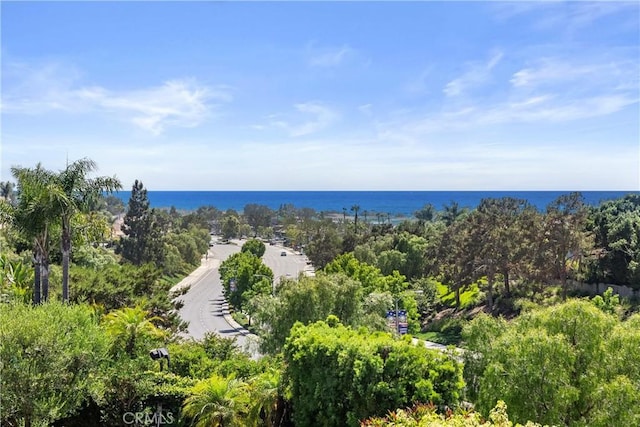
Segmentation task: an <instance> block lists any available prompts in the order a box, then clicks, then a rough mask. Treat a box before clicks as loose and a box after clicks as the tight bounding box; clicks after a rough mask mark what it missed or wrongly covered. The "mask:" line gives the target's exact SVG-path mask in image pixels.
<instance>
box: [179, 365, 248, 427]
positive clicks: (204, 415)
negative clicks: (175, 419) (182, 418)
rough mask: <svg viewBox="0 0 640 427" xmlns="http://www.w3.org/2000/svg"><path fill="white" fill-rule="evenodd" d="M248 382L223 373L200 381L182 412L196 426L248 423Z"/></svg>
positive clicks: (210, 426) (224, 425)
mask: <svg viewBox="0 0 640 427" xmlns="http://www.w3.org/2000/svg"><path fill="white" fill-rule="evenodd" d="M246 400H247V393H246V384H244V383H243V382H241V381H239V380H237V379H235V378H230V379H227V378H224V377H221V376H219V375H215V374H214V375H213V376H212V377H210V378H208V379H206V380H203V381H200V382H199V383H197V384H196V385H195V386H194V387H193V389H192V391H191V396H189V397H188V398H187V399H186V400H185V401H184V404H183V406H182V413H183V414H184V415H186V416H187V417H189V418H191V419H193V422H192V425H194V426H196V427H233V426H240V425H245V423H244V422H243V416H244V414H245V409H246V403H247V402H246Z"/></svg>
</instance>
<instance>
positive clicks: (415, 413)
mask: <svg viewBox="0 0 640 427" xmlns="http://www.w3.org/2000/svg"><path fill="white" fill-rule="evenodd" d="M360 425H361V427H387V426H394V427H514V424H513V423H512V422H511V421H509V416H508V415H507V405H505V403H504V402H503V401H498V403H497V404H496V406H495V408H493V409H492V410H491V413H490V414H489V420H488V421H484V420H483V417H482V416H481V414H480V413H479V412H460V413H447V414H439V413H438V412H437V411H436V408H435V407H434V406H433V405H424V404H418V405H414V406H412V407H411V408H407V409H398V410H396V411H393V412H391V413H390V414H389V415H387V416H386V417H384V418H381V417H372V418H369V419H367V420H365V421H364V422H362V423H361V424H360ZM515 427H540V424H536V423H533V422H531V421H528V422H527V423H526V424H525V425H524V426H522V424H519V423H518V424H516V425H515Z"/></svg>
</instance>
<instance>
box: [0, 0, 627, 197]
mask: <svg viewBox="0 0 640 427" xmlns="http://www.w3.org/2000/svg"><path fill="white" fill-rule="evenodd" d="M0 7H1V19H2V22H1V24H2V34H1V36H2V40H1V52H0V53H1V55H2V57H1V58H2V67H1V69H2V87H1V93H2V128H1V137H2V139H1V144H2V145H1V147H0V154H1V160H0V163H1V166H2V170H1V176H0V180H7V179H10V167H11V166H12V165H21V166H34V165H35V164H36V163H37V162H38V161H41V162H42V163H43V164H44V166H45V167H48V168H50V169H60V168H63V167H64V165H65V162H66V160H67V159H69V160H75V159H78V158H81V157H90V158H92V159H93V160H95V161H97V162H98V165H99V167H100V169H99V173H100V174H105V175H116V176H118V178H120V179H121V180H122V182H123V185H124V187H125V189H128V188H130V186H131V184H132V183H133V181H134V180H135V179H140V180H142V182H143V183H144V184H145V186H146V187H147V188H149V189H150V190H638V189H639V188H640V143H639V141H640V111H639V100H640V82H639V80H640V19H639V18H640V6H639V4H638V3H637V2H631V3H623V2H596V3H590V2H560V1H552V2H532V3H526V2H512V3H500V2H406V3H405V2H365V1H360V2H277V3H271V2H235V3H234V2H204V1H203V2H176V3H170V2H151V1H148V2H135V3H129V2H99V3H98V2H66V3H56V2H6V1H3V2H1V3H0Z"/></svg>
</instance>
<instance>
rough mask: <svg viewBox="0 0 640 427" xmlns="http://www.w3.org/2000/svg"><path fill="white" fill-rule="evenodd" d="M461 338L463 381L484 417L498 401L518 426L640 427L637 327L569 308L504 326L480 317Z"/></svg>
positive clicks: (581, 304)
mask: <svg viewBox="0 0 640 427" xmlns="http://www.w3.org/2000/svg"><path fill="white" fill-rule="evenodd" d="M463 335H464V338H465V339H466V340H467V344H468V347H469V349H470V351H469V352H468V353H466V354H465V355H466V358H467V361H466V366H465V377H466V378H468V380H469V386H470V392H471V393H472V396H477V404H478V408H479V409H480V411H481V412H483V413H488V411H489V410H490V409H491V407H492V406H493V403H494V402H495V401H496V400H497V399H503V400H504V401H505V402H506V403H507V405H509V408H510V409H509V412H510V414H511V415H512V416H513V418H514V420H515V421H518V422H525V421H526V420H534V421H537V422H541V423H545V424H553V425H568V426H579V425H589V426H596V425H601V426H606V425H638V422H640V409H638V408H640V406H638V402H640V381H639V380H640V374H639V372H640V359H639V358H638V357H636V356H635V355H637V354H638V352H637V347H635V350H632V347H633V346H634V345H639V344H640V332H638V329H637V319H630V320H628V321H626V322H619V321H618V320H617V318H615V317H613V316H611V315H608V314H606V313H604V312H602V311H601V310H599V309H598V308H597V307H596V306H595V305H594V304H592V303H590V302H589V301H570V302H567V303H565V304H561V305H558V306H554V307H549V308H545V309H540V310H537V311H533V312H530V313H527V314H524V315H522V316H520V317H519V318H517V319H516V320H515V321H513V322H512V323H509V324H507V323H504V322H502V321H499V320H493V319H490V318H488V317H480V318H477V319H475V320H474V321H472V322H471V324H470V325H469V326H467V327H465V330H464V333H463ZM476 393H477V394H476ZM621 396H624V398H622V399H620V400H616V398H618V397H621Z"/></svg>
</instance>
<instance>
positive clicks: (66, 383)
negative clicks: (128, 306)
mask: <svg viewBox="0 0 640 427" xmlns="http://www.w3.org/2000/svg"><path fill="white" fill-rule="evenodd" d="M107 349H108V344H107V339H106V336H105V335H104V334H103V333H102V332H101V330H100V328H99V326H98V316H96V315H95V313H94V312H93V311H92V310H91V309H89V308H88V307H87V306H71V307H69V306H65V305H61V304H58V303H48V304H45V305H42V306H35V307H33V306H28V305H24V304H15V305H5V306H3V307H2V309H1V310H0V361H1V363H2V365H1V366H2V372H1V375H0V384H1V387H0V388H1V390H2V412H1V418H0V423H1V424H3V425H9V426H18V425H21V424H22V425H25V426H30V425H43V424H48V423H51V422H52V421H55V420H57V419H59V418H63V417H65V416H68V415H70V414H72V413H74V411H76V410H78V409H79V408H80V406H81V405H82V403H83V402H84V401H85V400H86V399H87V398H89V397H90V396H92V395H93V396H95V395H96V394H97V393H98V392H99V387H98V383H97V381H98V380H97V377H98V375H99V374H100V372H101V370H102V368H103V367H104V366H105V364H106V361H107Z"/></svg>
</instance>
